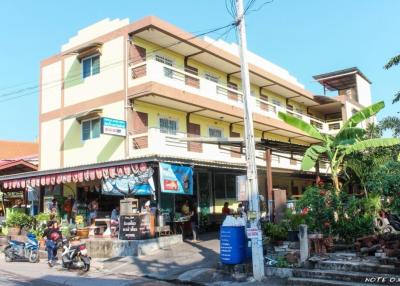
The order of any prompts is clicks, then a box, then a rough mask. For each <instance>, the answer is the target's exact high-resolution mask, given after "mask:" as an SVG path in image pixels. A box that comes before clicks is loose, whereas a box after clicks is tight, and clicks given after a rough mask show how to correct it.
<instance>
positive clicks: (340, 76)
mask: <svg viewBox="0 0 400 286" xmlns="http://www.w3.org/2000/svg"><path fill="white" fill-rule="evenodd" d="M357 74H358V75H360V76H361V77H362V78H364V79H365V80H366V81H367V82H368V83H371V81H370V80H369V79H368V78H367V77H366V76H365V75H364V74H363V73H362V72H361V71H360V70H359V69H358V68H357V67H352V68H348V69H343V70H338V71H334V72H330V73H324V74H319V75H315V76H313V78H314V79H315V80H316V81H318V82H319V83H320V84H322V85H323V86H325V87H326V88H327V89H328V90H331V91H333V90H344V89H348V88H352V87H355V86H356V85H357V81H356V75H357Z"/></svg>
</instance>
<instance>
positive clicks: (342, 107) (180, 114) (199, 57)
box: [1, 16, 371, 213]
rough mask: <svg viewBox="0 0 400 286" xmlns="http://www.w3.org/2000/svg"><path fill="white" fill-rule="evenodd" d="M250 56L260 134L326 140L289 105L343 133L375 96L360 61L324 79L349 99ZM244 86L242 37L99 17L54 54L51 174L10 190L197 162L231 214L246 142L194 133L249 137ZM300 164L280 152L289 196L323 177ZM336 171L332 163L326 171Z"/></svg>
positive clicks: (48, 144) (95, 183)
mask: <svg viewBox="0 0 400 286" xmlns="http://www.w3.org/2000/svg"><path fill="white" fill-rule="evenodd" d="M249 59H250V63H249V70H250V81H251V94H252V97H251V102H252V105H253V110H254V128H255V136H256V137H257V138H264V139H269V140H274V141H278V142H285V143H288V144H298V145H302V146H308V145H310V144H314V143H318V141H316V140H315V139H313V138H311V137H309V136H308V135H307V134H304V133H302V132H301V131H299V130H297V129H295V128H293V127H291V126H289V125H287V124H285V123H284V122H283V121H281V120H280V119H279V118H278V116H277V115H278V112H280V111H282V112H288V113H290V114H292V115H294V116H297V117H299V118H302V119H303V120H305V121H306V122H309V123H311V124H313V125H314V126H316V127H317V128H318V129H319V130H321V131H322V132H324V133H334V132H336V131H337V130H338V129H339V128H340V126H341V124H342V122H343V120H344V119H346V118H348V117H349V116H351V113H352V112H354V110H358V109H360V108H361V107H362V106H365V105H369V104H370V102H371V95H370V86H369V84H370V82H369V81H368V79H367V78H366V77H365V76H364V75H363V74H362V73H361V72H360V71H359V70H358V69H356V68H352V69H348V70H343V71H338V72H334V73H329V74H323V75H318V76H315V79H316V80H317V81H319V82H320V83H321V84H322V85H323V86H324V88H325V89H328V90H337V91H338V96H337V97H328V96H315V95H313V94H312V93H311V92H310V91H308V90H306V89H305V88H304V86H303V85H301V84H300V83H299V82H298V81H297V80H296V79H295V78H294V77H293V76H291V75H290V74H289V73H288V72H287V71H286V70H284V69H282V68H280V67H278V66H276V65H274V64H272V63H270V62H268V61H267V60H265V59H263V58H262V57H259V56H257V55H255V54H253V53H251V52H249ZM241 90H242V88H241V80H240V60H239V57H238V48H237V46H236V45H234V44H228V43H226V42H223V41H220V40H219V41H214V40H212V39H210V38H204V39H200V38H197V37H194V36H193V35H192V34H190V33H188V32H185V31H183V30H181V29H179V28H177V27H175V26H173V25H171V24H170V23H167V22H165V21H163V20H160V19H158V18H156V17H152V16H151V17H146V18H143V19H141V20H139V21H137V22H133V23H129V21H128V20H119V19H115V20H109V19H106V20H103V21H101V22H98V23H96V24H94V25H92V26H89V27H87V28H85V29H82V30H80V31H79V32H78V33H77V35H75V36H74V37H72V38H70V39H69V41H68V43H66V44H65V45H63V46H62V48H61V51H60V53H58V54H57V55H54V56H52V57H50V58H48V59H45V60H43V61H42V63H41V67H40V103H39V106H40V116H39V121H40V123H39V126H40V130H39V138H40V164H39V168H40V171H38V172H36V173H30V174H25V175H24V176H14V177H3V178H1V180H2V181H3V187H4V188H6V189H7V188H11V189H12V188H17V187H25V186H27V185H32V184H33V185H34V187H35V186H36V187H38V186H41V187H42V188H43V189H44V192H45V195H46V194H50V193H51V192H50V191H49V190H50V189H52V188H53V189H54V188H55V187H56V186H63V187H62V188H61V189H63V190H64V192H71V193H73V194H76V193H77V192H79V190H82V189H83V190H85V191H88V190H91V188H93V189H99V186H101V180H102V178H103V177H106V176H108V175H109V173H110V174H111V173H114V172H116V173H117V175H116V176H118V175H119V174H121V173H124V171H123V168H124V167H126V166H127V165H129V164H138V163H147V164H149V165H151V166H154V168H155V170H157V163H158V162H169V163H172V164H182V165H187V166H193V168H194V195H195V198H196V199H197V201H198V203H199V205H200V206H201V208H202V211H203V212H206V213H207V212H208V213H215V212H219V211H220V208H221V207H222V205H223V203H224V202H225V201H231V202H234V201H236V199H235V198H236V188H235V178H236V176H237V175H239V174H244V173H245V171H244V170H245V168H246V165H245V157H244V151H245V150H244V149H243V148H241V147H237V146H229V145H225V144H211V143H207V142H206V141H200V140H199V141H191V140H190V138H192V137H201V138H213V139H215V138H221V142H222V141H223V138H232V137H243V135H244V134H243V133H244V128H243V102H242V92H241ZM105 122H106V123H105ZM107 122H108V123H107ZM110 122H111V123H110ZM107 124H109V125H107ZM107 128H108V129H107ZM106 129H107V130H106ZM188 138H189V139H188ZM257 152H258V153H257V164H258V166H259V185H260V193H261V194H266V172H265V169H266V161H265V159H266V155H265V151H264V150H258V151H257ZM300 160H301V157H300V156H298V155H293V154H288V153H286V154H283V153H280V152H279V150H275V151H273V152H272V160H271V165H272V166H271V168H272V185H273V187H276V188H281V189H286V190H287V193H288V196H289V197H290V196H292V195H300V194H301V192H302V190H303V189H304V188H305V187H306V186H307V185H310V184H311V183H312V182H313V181H314V180H315V174H314V173H313V172H309V173H306V172H301V171H300ZM107 168H109V169H108V170H107V171H105V169H107ZM111 169H113V170H111ZM121 170H122V171H121ZM326 171H327V170H326V166H324V164H321V165H320V172H321V173H323V172H326ZM108 172H109V173H108ZM155 175H157V172H155ZM155 181H156V189H157V180H155ZM46 188H47V189H46ZM78 196H79V195H78ZM157 200H158V204H159V206H160V207H161V208H175V203H176V201H177V200H179V196H173V195H171V194H164V193H160V192H158V193H157Z"/></svg>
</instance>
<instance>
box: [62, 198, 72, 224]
mask: <svg viewBox="0 0 400 286" xmlns="http://www.w3.org/2000/svg"><path fill="white" fill-rule="evenodd" d="M73 206H74V199H73V198H72V195H69V196H68V198H67V199H66V200H65V202H64V204H63V209H64V211H65V213H66V215H67V222H68V223H71V218H72V208H73Z"/></svg>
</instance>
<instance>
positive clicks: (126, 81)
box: [124, 35, 130, 158]
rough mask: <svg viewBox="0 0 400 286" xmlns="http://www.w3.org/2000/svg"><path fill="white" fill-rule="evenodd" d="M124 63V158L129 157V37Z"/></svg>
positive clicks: (126, 42)
mask: <svg viewBox="0 0 400 286" xmlns="http://www.w3.org/2000/svg"><path fill="white" fill-rule="evenodd" d="M125 40H126V41H125V61H124V71H125V102H124V117H125V122H126V126H125V132H126V135H125V158H128V157H129V132H128V130H129V128H128V124H129V122H128V121H129V120H128V108H129V106H128V105H129V100H128V80H129V79H128V76H129V72H128V66H129V65H128V61H129V59H128V43H130V37H129V35H128V38H127V39H125Z"/></svg>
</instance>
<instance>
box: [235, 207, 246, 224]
mask: <svg viewBox="0 0 400 286" xmlns="http://www.w3.org/2000/svg"><path fill="white" fill-rule="evenodd" d="M236 213H237V215H238V216H240V217H241V218H244V219H245V220H246V218H247V214H246V210H245V207H244V205H243V204H242V203H239V205H238V208H237V210H236Z"/></svg>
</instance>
